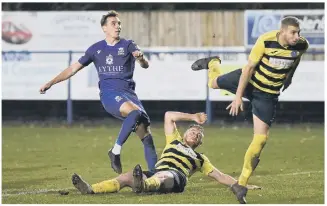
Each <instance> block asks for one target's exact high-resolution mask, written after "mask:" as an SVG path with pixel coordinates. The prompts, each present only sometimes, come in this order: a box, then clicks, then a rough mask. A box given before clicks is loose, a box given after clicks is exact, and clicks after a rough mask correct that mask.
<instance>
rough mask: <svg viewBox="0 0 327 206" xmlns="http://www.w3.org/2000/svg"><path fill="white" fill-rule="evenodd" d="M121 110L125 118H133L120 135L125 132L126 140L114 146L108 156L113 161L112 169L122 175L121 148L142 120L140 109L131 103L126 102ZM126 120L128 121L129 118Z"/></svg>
mask: <svg viewBox="0 0 327 206" xmlns="http://www.w3.org/2000/svg"><path fill="white" fill-rule="evenodd" d="M119 110H120V113H121V114H122V116H123V117H127V116H129V115H130V114H131V116H130V119H128V120H129V122H126V123H127V124H126V125H124V124H123V126H122V129H121V131H120V134H119V135H121V134H122V132H123V133H124V134H123V138H124V139H123V140H122V142H121V143H116V144H115V145H114V147H113V148H111V149H110V150H109V151H108V156H109V159H110V161H111V167H112V169H113V170H114V171H115V172H116V173H118V174H121V173H122V165H121V160H120V151H121V146H122V144H123V143H124V141H126V139H127V138H128V136H129V135H130V133H131V132H132V127H134V126H135V122H136V121H137V119H139V118H140V115H141V112H140V109H139V107H138V106H137V105H135V104H134V103H133V102H131V101H127V102H124V103H123V104H122V105H121V106H120V109H119ZM125 120H126V121H128V120H127V118H126V119H125ZM124 123H125V121H124ZM124 126H126V127H127V128H126V129H125V128H124ZM118 140H119V137H118Z"/></svg>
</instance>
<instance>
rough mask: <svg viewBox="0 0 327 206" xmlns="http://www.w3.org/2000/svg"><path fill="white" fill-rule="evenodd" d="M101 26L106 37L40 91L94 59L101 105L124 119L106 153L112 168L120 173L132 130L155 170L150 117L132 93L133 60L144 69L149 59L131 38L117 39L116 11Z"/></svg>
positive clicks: (64, 78) (103, 17)
mask: <svg viewBox="0 0 327 206" xmlns="http://www.w3.org/2000/svg"><path fill="white" fill-rule="evenodd" d="M101 27H102V30H103V32H104V33H105V35H106V38H105V39H104V40H101V41H99V42H97V43H95V44H93V45H92V46H90V47H89V48H88V49H87V50H86V52H85V54H84V56H82V57H81V58H80V59H79V60H78V62H76V63H74V64H72V65H71V66H69V67H68V68H67V69H65V70H64V71H63V72H62V73H60V74H59V75H58V76H57V77H55V78H54V79H53V80H51V81H50V82H49V83H47V84H45V85H44V86H43V87H41V89H40V93H42V94H44V93H45V92H46V91H47V90H48V89H50V87H51V86H53V85H54V84H57V83H59V82H61V81H64V80H67V79H69V78H70V77H72V76H73V75H74V74H76V73H77V72H78V71H79V70H81V69H82V68H84V67H86V66H88V65H89V64H90V63H92V62H93V63H94V65H95V67H96V69H97V72H98V76H99V79H100V81H99V89H100V99H101V102H102V105H103V107H104V108H105V110H106V111H107V112H108V113H109V114H111V115H112V116H114V117H116V118H118V119H121V120H123V124H122V127H121V130H120V133H119V135H118V138H117V140H116V143H115V145H114V146H113V148H111V149H110V150H109V152H108V155H109V158H110V160H111V167H112V168H113V169H114V171H115V172H117V173H119V174H121V173H122V166H121V161H120V153H121V149H122V146H123V144H124V143H125V141H126V140H127V138H128V137H129V135H130V134H131V132H133V131H134V132H135V133H136V134H137V135H138V136H139V138H140V139H141V140H142V142H143V145H144V153H145V159H146V161H147V164H148V169H149V170H150V171H154V165H155V163H156V162H157V153H156V150H155V146H154V143H153V138H152V135H151V132H150V128H149V126H150V119H149V116H148V115H147V113H146V111H145V110H144V108H143V105H142V103H141V101H140V100H139V99H138V97H137V95H136V94H135V82H134V81H133V72H134V68H135V59H136V60H137V61H138V62H139V63H140V65H141V67H143V68H148V67H149V64H148V61H147V60H146V59H145V57H144V56H143V54H142V52H141V51H140V49H139V47H138V46H137V45H136V44H135V43H134V41H132V40H126V39H123V38H120V31H121V22H120V20H119V18H118V13H117V12H116V11H109V12H108V13H107V14H106V15H103V16H102V19H101Z"/></svg>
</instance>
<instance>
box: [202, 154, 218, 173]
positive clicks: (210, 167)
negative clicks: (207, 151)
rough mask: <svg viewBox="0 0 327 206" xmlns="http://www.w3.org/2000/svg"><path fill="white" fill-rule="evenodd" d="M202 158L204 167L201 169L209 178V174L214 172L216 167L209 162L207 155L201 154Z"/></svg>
mask: <svg viewBox="0 0 327 206" xmlns="http://www.w3.org/2000/svg"><path fill="white" fill-rule="evenodd" d="M201 157H202V158H203V160H204V162H203V165H202V167H201V172H202V173H203V174H204V175H206V176H208V174H209V173H210V172H212V171H213V170H214V169H215V167H214V166H213V165H212V164H211V162H210V161H209V159H208V157H206V156H205V155H203V154H201Z"/></svg>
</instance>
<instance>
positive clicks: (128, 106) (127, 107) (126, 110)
mask: <svg viewBox="0 0 327 206" xmlns="http://www.w3.org/2000/svg"><path fill="white" fill-rule="evenodd" d="M135 110H140V108H139V107H137V105H135V104H134V103H133V102H131V101H127V102H124V103H123V104H122V105H121V106H120V108H119V112H120V113H121V115H122V116H123V117H127V116H128V115H130V114H131V112H133V111H135Z"/></svg>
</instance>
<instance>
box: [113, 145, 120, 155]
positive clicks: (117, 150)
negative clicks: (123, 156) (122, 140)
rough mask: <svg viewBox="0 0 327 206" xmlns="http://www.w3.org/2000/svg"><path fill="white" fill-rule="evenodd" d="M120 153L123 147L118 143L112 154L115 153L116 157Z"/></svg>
mask: <svg viewBox="0 0 327 206" xmlns="http://www.w3.org/2000/svg"><path fill="white" fill-rule="evenodd" d="M120 151H121V146H120V145H118V144H117V143H116V144H115V146H114V148H112V153H114V154H115V155H119V154H120Z"/></svg>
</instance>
